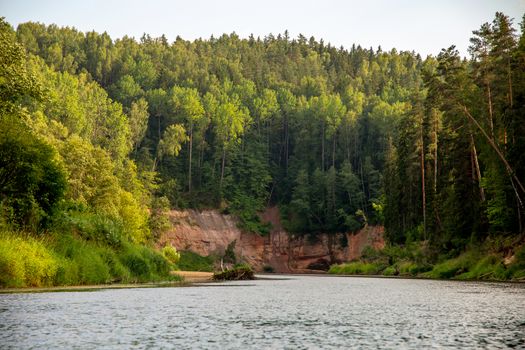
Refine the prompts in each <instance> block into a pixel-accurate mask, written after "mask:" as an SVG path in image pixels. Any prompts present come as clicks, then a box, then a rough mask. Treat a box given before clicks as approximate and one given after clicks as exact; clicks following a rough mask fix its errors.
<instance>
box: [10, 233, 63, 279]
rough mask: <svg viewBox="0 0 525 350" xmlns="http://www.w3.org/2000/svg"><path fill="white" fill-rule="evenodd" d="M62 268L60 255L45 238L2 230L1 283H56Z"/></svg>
mask: <svg viewBox="0 0 525 350" xmlns="http://www.w3.org/2000/svg"><path fill="white" fill-rule="evenodd" d="M58 268H59V259H58V258H57V257H56V256H55V254H54V253H53V252H52V251H51V250H49V249H48V248H47V247H46V245H45V243H44V242H43V241H42V240H40V239H36V238H32V237H29V236H16V235H14V234H12V233H10V232H6V231H3V232H1V233H0V286H6V287H25V286H32V287H41V286H48V285H52V284H53V280H54V276H55V274H56V272H57V270H58Z"/></svg>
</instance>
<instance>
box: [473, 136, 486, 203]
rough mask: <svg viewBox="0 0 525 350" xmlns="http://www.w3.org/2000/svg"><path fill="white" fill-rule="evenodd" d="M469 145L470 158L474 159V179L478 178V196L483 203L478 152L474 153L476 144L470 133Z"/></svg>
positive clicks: (483, 195)
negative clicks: (470, 148) (470, 149)
mask: <svg viewBox="0 0 525 350" xmlns="http://www.w3.org/2000/svg"><path fill="white" fill-rule="evenodd" d="M470 145H471V147H472V157H473V158H474V168H475V170H476V177H477V178H478V186H479V195H480V197H481V201H482V202H484V201H485V190H484V189H483V187H482V186H481V170H480V168H479V161H478V152H477V151H476V144H475V143H474V136H473V135H472V132H471V133H470Z"/></svg>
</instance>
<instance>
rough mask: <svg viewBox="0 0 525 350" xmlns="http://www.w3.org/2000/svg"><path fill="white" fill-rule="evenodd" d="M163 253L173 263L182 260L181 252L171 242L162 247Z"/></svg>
mask: <svg viewBox="0 0 525 350" xmlns="http://www.w3.org/2000/svg"><path fill="white" fill-rule="evenodd" d="M162 255H164V257H165V258H166V259H167V260H168V261H169V262H171V263H172V264H177V263H178V262H179V260H180V253H179V252H177V249H176V248H175V247H174V246H172V245H171V244H169V245H166V246H164V248H162Z"/></svg>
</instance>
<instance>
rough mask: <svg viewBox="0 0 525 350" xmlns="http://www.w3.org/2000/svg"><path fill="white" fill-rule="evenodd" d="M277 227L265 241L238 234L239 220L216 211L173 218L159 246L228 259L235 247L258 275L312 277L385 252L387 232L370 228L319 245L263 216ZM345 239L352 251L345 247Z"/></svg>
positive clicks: (269, 214)
mask: <svg viewBox="0 0 525 350" xmlns="http://www.w3.org/2000/svg"><path fill="white" fill-rule="evenodd" d="M261 218H262V220H263V221H266V222H270V223H271V224H272V230H271V232H270V234H269V235H268V236H266V237H261V236H259V235H256V234H253V233H246V232H242V231H241V230H239V228H238V227H237V222H236V220H235V218H234V217H232V216H230V215H223V214H220V213H219V212H218V211H216V210H205V211H201V212H199V211H195V210H184V211H176V210H173V211H171V212H170V221H171V222H172V224H173V228H172V229H171V230H169V231H168V232H166V233H165V234H163V235H162V237H160V239H159V242H158V244H159V245H160V246H163V245H165V244H166V243H168V242H169V243H171V244H172V245H173V246H174V247H176V248H177V249H178V250H191V251H193V252H195V253H198V254H200V255H209V254H217V253H219V254H220V253H223V252H224V250H225V249H226V247H227V246H228V244H229V243H231V242H233V241H236V245H235V253H236V255H237V256H238V257H240V258H241V259H242V260H244V261H246V262H247V263H249V264H250V265H252V266H253V267H254V268H255V269H256V270H262V268H263V266H271V267H273V269H274V270H275V271H276V272H312V271H313V270H320V269H326V268H327V267H328V266H329V265H330V264H333V263H338V262H343V261H350V260H353V259H357V258H359V257H360V256H361V252H362V251H363V249H364V248H365V247H367V246H371V247H374V248H376V249H381V248H383V247H384V244H385V242H384V239H383V232H384V230H383V227H381V226H367V227H365V228H363V229H362V230H360V231H359V232H357V233H356V234H352V233H341V234H336V235H326V234H323V235H319V236H318V237H317V239H316V240H315V241H312V240H311V239H309V238H308V237H304V236H291V235H289V234H288V233H287V232H286V231H285V230H284V229H283V227H282V225H281V222H280V220H279V211H278V209H277V208H276V207H272V208H268V209H267V210H266V211H265V212H264V213H262V214H261ZM343 235H345V236H346V240H347V242H348V245H347V246H346V247H343V246H342V245H341V243H342V242H343V241H344V239H342V238H343Z"/></svg>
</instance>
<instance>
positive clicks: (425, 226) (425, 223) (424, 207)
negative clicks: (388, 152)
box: [419, 117, 427, 240]
mask: <svg viewBox="0 0 525 350" xmlns="http://www.w3.org/2000/svg"><path fill="white" fill-rule="evenodd" d="M419 142H420V146H421V154H420V156H421V194H422V205H423V239H424V240H426V239H427V197H426V192H425V147H424V146H425V145H424V141H423V117H421V134H420V139H419Z"/></svg>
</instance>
